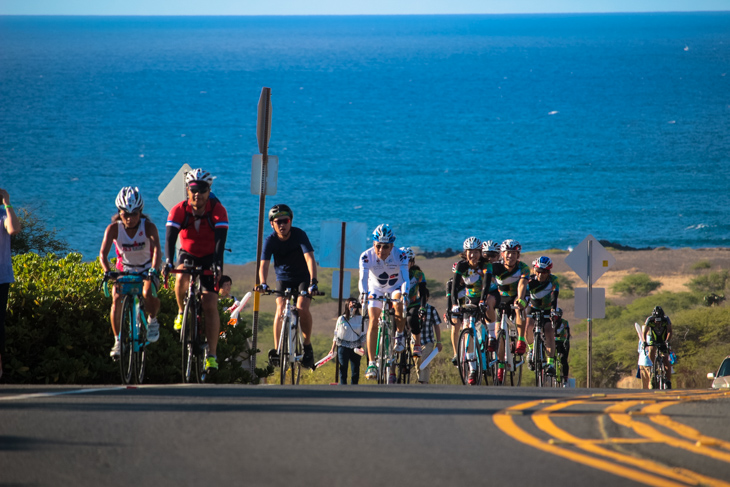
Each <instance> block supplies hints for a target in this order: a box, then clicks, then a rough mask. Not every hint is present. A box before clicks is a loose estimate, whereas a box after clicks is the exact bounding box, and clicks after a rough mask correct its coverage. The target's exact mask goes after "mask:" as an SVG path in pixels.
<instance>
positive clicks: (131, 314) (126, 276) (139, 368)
mask: <svg viewBox="0 0 730 487" xmlns="http://www.w3.org/2000/svg"><path fill="white" fill-rule="evenodd" d="M148 278H149V276H148V273H147V271H143V272H139V273H135V272H113V273H110V274H109V275H108V276H106V277H104V295H105V296H106V297H109V296H110V294H109V280H110V279H113V280H114V281H115V282H114V285H115V286H117V292H118V293H119V295H120V296H122V320H121V330H120V336H119V344H120V346H121V355H120V357H119V370H120V373H121V377H122V382H123V383H124V384H141V383H142V382H144V371H145V358H146V349H147V345H149V342H148V341H147V327H148V324H147V318H146V317H145V313H144V298H143V297H142V289H143V287H144V281H145V279H148ZM152 295H153V296H155V297H156V296H157V292H156V290H155V288H154V286H152Z"/></svg>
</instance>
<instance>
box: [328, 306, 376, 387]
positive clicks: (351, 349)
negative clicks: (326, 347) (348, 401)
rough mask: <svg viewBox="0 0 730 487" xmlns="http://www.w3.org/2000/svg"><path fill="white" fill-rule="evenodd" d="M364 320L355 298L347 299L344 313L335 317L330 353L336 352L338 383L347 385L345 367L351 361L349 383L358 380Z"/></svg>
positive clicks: (364, 331)
mask: <svg viewBox="0 0 730 487" xmlns="http://www.w3.org/2000/svg"><path fill="white" fill-rule="evenodd" d="M365 323H366V321H365V320H363V319H362V315H360V303H358V302H357V299H355V298H349V299H348V300H347V306H346V308H345V314H343V315H342V316H340V317H339V318H337V324H336V325H335V337H334V338H333V339H332V349H331V350H330V353H331V354H335V353H337V360H338V362H339V364H340V385H343V386H344V385H347V367H348V365H349V364H350V363H352V375H351V380H350V382H351V384H353V385H355V384H357V383H359V382H360V357H361V356H362V347H363V345H365V336H366V332H367V328H366V326H367V325H366V324H365Z"/></svg>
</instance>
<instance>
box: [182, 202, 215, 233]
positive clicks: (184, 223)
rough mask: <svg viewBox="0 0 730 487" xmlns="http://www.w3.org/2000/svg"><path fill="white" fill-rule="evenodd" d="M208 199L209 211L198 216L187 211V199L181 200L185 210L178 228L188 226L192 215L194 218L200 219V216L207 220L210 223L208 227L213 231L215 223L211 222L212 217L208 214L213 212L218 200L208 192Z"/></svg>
mask: <svg viewBox="0 0 730 487" xmlns="http://www.w3.org/2000/svg"><path fill="white" fill-rule="evenodd" d="M208 201H210V211H206V212H205V213H203V214H202V215H200V216H197V215H193V214H191V213H188V200H185V201H183V211H185V218H183V221H182V225H180V230H184V229H186V228H187V227H188V226H190V223H191V221H190V217H191V216H194V217H195V219H196V220H200V219H201V218H205V219H206V220H207V221H208V225H210V229H211V230H214V231H215V224H214V223H213V218H212V217H211V216H210V214H211V213H212V212H213V209H214V208H215V207H216V206H218V203H220V200H219V199H218V197H217V196H216V195H214V194H213V193H210V197H209V198H208Z"/></svg>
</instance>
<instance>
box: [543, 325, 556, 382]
mask: <svg viewBox="0 0 730 487" xmlns="http://www.w3.org/2000/svg"><path fill="white" fill-rule="evenodd" d="M544 330H545V348H546V349H547V355H548V356H547V359H548V365H552V366H553V370H554V369H555V330H554V329H553V323H552V321H550V320H547V319H546V320H544Z"/></svg>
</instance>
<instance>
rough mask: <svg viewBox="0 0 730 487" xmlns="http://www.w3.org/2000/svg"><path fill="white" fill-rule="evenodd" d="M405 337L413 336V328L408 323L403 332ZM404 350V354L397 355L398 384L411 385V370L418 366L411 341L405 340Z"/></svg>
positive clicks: (396, 381)
mask: <svg viewBox="0 0 730 487" xmlns="http://www.w3.org/2000/svg"><path fill="white" fill-rule="evenodd" d="M403 336H404V337H410V336H411V328H410V326H409V325H408V323H407V322H406V326H405V329H404V330H403ZM403 341H404V347H405V348H404V349H403V351H402V352H398V353H396V354H395V368H396V380H395V383H396V384H410V383H411V370H413V368H414V367H415V366H416V362H415V359H414V358H413V348H412V347H411V340H408V339H407V338H405V339H404V340H403Z"/></svg>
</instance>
